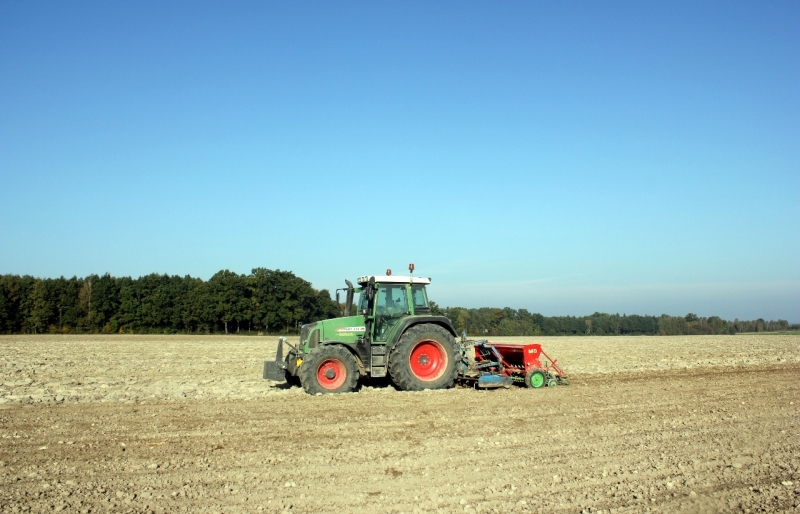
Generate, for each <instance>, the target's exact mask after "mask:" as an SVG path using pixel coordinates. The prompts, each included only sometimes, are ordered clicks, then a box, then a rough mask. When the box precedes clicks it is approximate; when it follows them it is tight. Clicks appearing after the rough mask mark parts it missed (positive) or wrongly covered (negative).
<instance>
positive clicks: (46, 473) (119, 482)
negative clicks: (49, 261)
mask: <svg viewBox="0 0 800 514" xmlns="http://www.w3.org/2000/svg"><path fill="white" fill-rule="evenodd" d="M532 339H533V338H514V339H511V340H514V341H520V342H523V341H530V340H532ZM506 340H508V339H506ZM535 340H536V341H537V342H541V343H542V344H543V347H544V349H545V350H546V351H547V352H548V353H550V354H551V355H553V356H554V357H557V358H558V359H559V364H563V367H564V368H565V370H566V371H567V373H568V374H569V375H570V378H571V382H572V385H570V386H568V387H556V388H546V389H541V390H528V389H523V388H516V387H515V388H512V389H508V390H495V391H474V390H471V389H458V388H457V389H451V390H445V391H425V392H420V393H406V392H399V391H396V390H395V389H394V388H393V387H391V386H390V385H388V384H386V383H381V382H370V383H367V384H365V385H364V386H363V387H362V388H361V391H360V392H358V393H354V394H345V395H326V396H309V395H306V394H305V393H304V392H303V391H302V389H300V388H287V387H285V386H276V385H275V384H272V383H270V382H266V381H264V380H261V378H260V376H261V364H262V361H263V360H264V359H265V358H267V357H271V356H273V355H274V348H275V339H274V338H264V337H227V338H226V337H199V336H198V337H185V336H160V337H156V336H142V337H134V336H104V337H103V336H96V337H87V336H58V337H57V336H37V337H34V336H3V337H0V382H2V385H1V386H0V511H2V512H20V511H24V512H50V511H53V510H65V511H69V512H108V511H114V512H281V511H290V512H415V511H416V512H434V511H439V512H582V511H584V512H601V511H603V512H645V511H652V512H680V511H684V512H715V511H717V512H760V511H768V512H776V511H800V336H777V335H760V336H755V335H753V336H750V335H739V336H731V337H653V338H646V337H619V338H600V337H598V338H535Z"/></svg>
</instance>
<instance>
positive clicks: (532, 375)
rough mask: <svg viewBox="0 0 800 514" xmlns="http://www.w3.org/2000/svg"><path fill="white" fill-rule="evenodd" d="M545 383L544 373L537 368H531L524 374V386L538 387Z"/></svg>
mask: <svg viewBox="0 0 800 514" xmlns="http://www.w3.org/2000/svg"><path fill="white" fill-rule="evenodd" d="M544 384H545V377H544V373H543V372H542V371H541V370H538V369H532V370H530V371H529V372H528V374H527V375H525V387H531V388H533V389H539V388H540V387H542V386H543V385H544Z"/></svg>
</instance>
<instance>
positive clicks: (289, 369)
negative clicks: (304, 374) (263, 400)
mask: <svg viewBox="0 0 800 514" xmlns="http://www.w3.org/2000/svg"><path fill="white" fill-rule="evenodd" d="M284 363H285V365H286V370H285V374H286V375H285V376H286V383H287V384H289V386H290V387H300V377H298V376H297V364H296V363H297V354H295V353H294V350H292V351H291V352H289V355H287V356H286V360H285V361H284Z"/></svg>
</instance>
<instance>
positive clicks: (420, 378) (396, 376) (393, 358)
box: [389, 323, 459, 391]
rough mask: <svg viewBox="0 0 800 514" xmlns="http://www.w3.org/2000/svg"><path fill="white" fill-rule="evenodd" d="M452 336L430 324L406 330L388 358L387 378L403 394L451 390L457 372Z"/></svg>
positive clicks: (455, 350) (454, 342)
mask: <svg viewBox="0 0 800 514" xmlns="http://www.w3.org/2000/svg"><path fill="white" fill-rule="evenodd" d="M458 360H459V352H458V347H457V346H456V341H455V339H454V338H453V335H452V334H450V332H448V331H447V330H445V329H444V328H442V327H440V326H439V325H434V324H431V323H423V324H421V325H416V326H413V327H411V328H410V329H408V330H407V331H406V332H405V334H403V335H402V337H400V340H399V341H398V342H397V344H396V345H395V347H394V349H393V350H392V353H391V355H389V376H390V377H391V379H392V382H394V383H395V385H397V387H399V388H400V389H402V390H404V391H422V390H423V389H446V388H448V387H453V383H454V382H455V379H456V373H457V372H458V370H457V368H456V364H457V363H458Z"/></svg>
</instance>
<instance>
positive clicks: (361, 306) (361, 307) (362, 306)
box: [356, 289, 369, 314]
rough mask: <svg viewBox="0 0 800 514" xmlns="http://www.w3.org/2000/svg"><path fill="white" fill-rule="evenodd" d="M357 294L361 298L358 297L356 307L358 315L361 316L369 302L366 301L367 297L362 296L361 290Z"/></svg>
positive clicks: (362, 291)
mask: <svg viewBox="0 0 800 514" xmlns="http://www.w3.org/2000/svg"><path fill="white" fill-rule="evenodd" d="M359 294H360V295H361V296H359V298H358V301H357V302H356V305H357V306H358V314H362V313H363V312H364V311H365V310H366V309H367V304H368V303H369V302H368V301H367V295H366V294H364V290H363V289H362V290H361V292H360V293H359Z"/></svg>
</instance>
